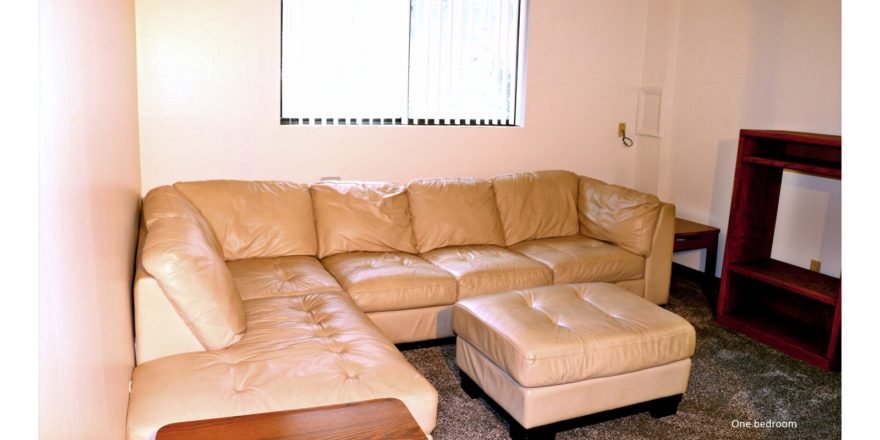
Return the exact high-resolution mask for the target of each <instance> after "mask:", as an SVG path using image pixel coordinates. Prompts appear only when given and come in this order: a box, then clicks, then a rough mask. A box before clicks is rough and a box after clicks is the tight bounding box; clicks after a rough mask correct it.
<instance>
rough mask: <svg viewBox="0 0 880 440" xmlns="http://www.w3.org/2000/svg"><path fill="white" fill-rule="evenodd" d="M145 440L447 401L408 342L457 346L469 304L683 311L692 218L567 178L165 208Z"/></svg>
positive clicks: (424, 184)
mask: <svg viewBox="0 0 880 440" xmlns="http://www.w3.org/2000/svg"><path fill="white" fill-rule="evenodd" d="M143 209H144V212H143V225H142V228H141V234H140V244H139V251H138V258H137V272H136V278H135V287H134V308H135V332H136V352H137V362H138V366H137V367H136V368H135V371H134V373H133V379H132V394H131V399H130V405H129V419H128V434H129V437H130V438H132V439H146V438H150V437H151V436H153V435H154V434H155V432H156V431H157V430H158V429H159V428H160V427H161V426H163V425H166V424H169V423H173V422H178V421H184V420H197V419H205V418H214V417H224V416H232V415H241V414H250V413H258V412H267V411H279V410H285V409H294V408H303V407H312V406H320V405H329V404H335V403H343V402H349V401H357V400H367V399H374V398H382V397H393V398H398V399H400V400H402V401H403V402H404V403H405V404H406V405H407V407H408V408H409V410H410V411H411V412H412V413H413V416H414V417H415V419H416V421H417V422H418V423H419V425H420V426H421V427H422V429H423V430H424V431H425V432H426V433H430V432H431V431H432V430H433V429H434V426H435V423H436V416H437V393H436V391H435V390H434V388H433V387H432V386H431V385H430V384H429V383H428V382H427V381H426V380H425V379H424V378H423V377H422V376H420V375H419V374H418V372H417V371H416V370H415V369H414V368H413V367H412V366H411V365H409V364H408V363H407V362H406V361H405V359H404V358H403V356H402V355H401V354H400V353H399V352H398V350H397V349H396V348H395V346H394V345H393V344H394V343H402V342H412V341H421V340H430V339H436V338H442V337H447V336H452V334H453V332H452V307H453V305H454V304H455V303H456V301H457V300H459V299H462V298H467V297H472V296H477V295H483V294H487V293H492V292H500V291H508V290H514V289H522V288H528V287H535V286H542V285H550V284H568V283H582V282H609V283H613V284H616V285H618V286H620V287H622V288H624V289H626V290H628V291H629V292H632V293H634V294H636V295H638V296H642V297H644V298H646V299H648V300H649V301H651V302H654V303H656V304H664V303H665V302H666V300H667V297H668V290H669V277H670V270H671V257H672V245H673V225H674V217H675V215H674V207H673V206H672V205H669V204H665V203H662V202H660V201H659V200H658V199H657V198H656V197H654V196H651V195H647V194H643V193H640V192H637V191H633V190H630V189H626V188H623V187H620V186H615V185H609V184H606V183H603V182H601V181H598V180H595V179H591V178H588V177H583V176H577V175H575V174H573V173H571V172H567V171H542V172H533V173H519V174H510V175H503V176H498V177H495V178H492V179H463V178H446V179H421V180H414V181H412V182H410V183H409V184H407V185H401V184H394V183H372V182H341V181H339V182H321V183H317V184H313V185H305V184H295V183H287V182H253V181H205V182H182V183H177V184H175V185H173V186H163V187H159V188H156V189H153V190H152V191H150V193H149V194H147V196H146V197H145V199H144V207H143Z"/></svg>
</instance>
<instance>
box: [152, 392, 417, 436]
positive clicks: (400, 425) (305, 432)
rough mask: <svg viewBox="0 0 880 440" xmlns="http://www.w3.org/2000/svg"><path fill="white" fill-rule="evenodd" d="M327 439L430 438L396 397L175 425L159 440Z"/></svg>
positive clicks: (167, 427) (166, 428)
mask: <svg viewBox="0 0 880 440" xmlns="http://www.w3.org/2000/svg"><path fill="white" fill-rule="evenodd" d="M224 438H229V439H232V438H234V439H240V440H268V439H272V440H283V439H297V440H323V439H331V438H332V439H334V440H343V439H352V440H354V439H368V438H393V439H405V440H409V439H413V440H414V439H419V440H424V439H425V438H427V437H426V436H425V434H424V433H423V432H422V429H421V428H419V425H418V424H417V423H416V421H415V419H413V417H412V414H410V412H409V410H407V408H406V405H404V404H403V402H401V401H400V400H398V399H376V400H365V401H362V402H353V403H343V404H340V405H331V406H321V407H317V408H304V409H295V410H290V411H279V412H270V413H262V414H251V415H246V416H237V417H223V418H218V419H209V420H196V421H192V422H181V423H173V424H170V425H166V426H163V427H162V429H160V430H159V432H158V434H157V435H156V440H208V439H211V440H214V439H224Z"/></svg>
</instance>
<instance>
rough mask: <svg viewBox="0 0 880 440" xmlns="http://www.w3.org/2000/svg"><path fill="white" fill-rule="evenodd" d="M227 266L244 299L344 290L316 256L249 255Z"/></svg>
mask: <svg viewBox="0 0 880 440" xmlns="http://www.w3.org/2000/svg"><path fill="white" fill-rule="evenodd" d="M226 265H227V266H228V267H229V271H230V272H232V277H233V278H234V279H235V285H236V286H238V293H239V295H241V299H254V298H265V297H272V296H288V295H302V294H304V293H317V292H329V291H340V290H342V287H341V286H340V285H339V283H337V282H336V278H333V275H330V273H329V272H327V270H326V269H324V266H322V265H321V262H319V261H318V259H317V258H315V257H307V256H296V257H277V258H249V259H247V260H236V261H228V262H226Z"/></svg>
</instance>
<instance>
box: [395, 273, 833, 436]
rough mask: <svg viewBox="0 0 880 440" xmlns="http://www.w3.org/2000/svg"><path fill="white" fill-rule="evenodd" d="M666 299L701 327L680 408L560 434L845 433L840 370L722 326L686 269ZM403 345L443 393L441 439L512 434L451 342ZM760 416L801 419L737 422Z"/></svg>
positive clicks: (632, 414) (601, 421)
mask: <svg viewBox="0 0 880 440" xmlns="http://www.w3.org/2000/svg"><path fill="white" fill-rule="evenodd" d="M666 307H667V308H668V309H669V310H671V311H673V312H675V313H677V314H679V315H681V316H683V317H684V318H686V319H687V320H688V321H690V322H691V323H692V324H693V325H694V327H695V328H696V330H697V348H696V353H695V354H694V357H693V367H692V369H691V381H690V386H689V388H688V391H687V393H686V394H685V395H684V400H682V402H681V405H680V406H679V409H678V414H677V415H675V416H672V417H665V418H661V419H654V418H652V417H651V416H650V415H649V414H648V413H647V412H644V411H642V412H635V411H634V410H630V411H628V412H627V411H624V413H623V414H622V415H620V414H611V415H610V416H613V417H614V418H610V419H608V417H600V418H599V419H598V422H596V423H593V424H591V425H588V426H582V427H576V428H573V429H569V430H565V431H561V432H559V433H558V434H557V436H556V438H557V439H560V440H565V439H666V438H670V439H671V438H674V439H704V438H708V439H777V438H782V439H788V438H790V439H834V438H840V423H841V422H840V419H841V412H840V373H828V372H824V371H821V370H819V369H818V368H815V367H813V366H811V365H809V364H806V363H803V362H801V361H798V360H795V359H793V358H790V357H788V356H786V355H784V354H782V353H780V352H777V351H775V350H774V349H772V348H769V347H767V346H765V345H762V344H760V343H758V342H755V341H753V340H751V339H749V338H747V337H745V336H742V335H740V334H738V333H735V332H733V331H730V330H727V329H725V328H722V327H720V326H719V325H718V324H717V323H715V321H714V320H713V318H712V313H711V309H710V308H709V301H708V300H707V299H706V296H705V295H703V293H702V291H701V290H700V287H699V285H698V284H697V283H695V282H694V281H693V279H692V278H691V275H690V274H688V273H685V272H682V271H676V272H675V273H674V275H673V280H672V288H671V295H670V301H669V304H668V305H667V306H666ZM403 353H404V356H406V358H407V359H408V360H409V361H410V362H412V364H413V365H415V367H416V368H417V369H418V370H419V371H420V372H421V373H422V374H423V375H424V376H425V377H427V378H428V380H429V381H430V382H431V383H432V384H433V385H434V387H435V388H437V391H438V392H439V393H440V413H439V416H438V420H437V428H436V429H435V431H434V438H435V439H437V440H445V439H454V440H466V439H481V440H482V439H507V438H509V437H508V434H507V422H506V421H505V419H504V417H502V415H501V414H499V412H498V410H497V409H495V407H493V406H492V405H490V404H489V403H487V402H486V400H485V399H483V398H480V399H475V400H472V399H470V398H469V397H468V396H467V395H466V394H465V393H464V391H462V390H461V387H460V385H459V377H458V369H457V368H456V367H455V346H454V345H453V344H451V343H449V344H444V345H438V346H433V347H425V348H409V349H404V351H403ZM605 419H607V420H605ZM756 420H757V421H767V420H773V421H777V422H795V423H797V427H796V428H793V427H792V428H744V427H739V428H734V427H732V426H731V424H732V423H733V422H734V421H742V422H745V421H750V422H752V423H754V421H756Z"/></svg>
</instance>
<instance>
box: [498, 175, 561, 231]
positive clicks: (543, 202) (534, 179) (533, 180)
mask: <svg viewBox="0 0 880 440" xmlns="http://www.w3.org/2000/svg"><path fill="white" fill-rule="evenodd" d="M492 184H493V187H494V189H495V199H496V200H497V202H498V212H499V213H500V214H501V223H502V225H503V226H504V237H505V243H506V244H507V245H508V246H510V245H512V244H516V243H519V242H521V241H524V240H532V239H535V238H546V237H563V236H567V235H574V234H577V233H578V218H577V194H578V177H577V175H576V174H574V173H572V172H569V171H537V172H533V173H519V174H508V175H504V176H498V177H495V178H494V179H492Z"/></svg>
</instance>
